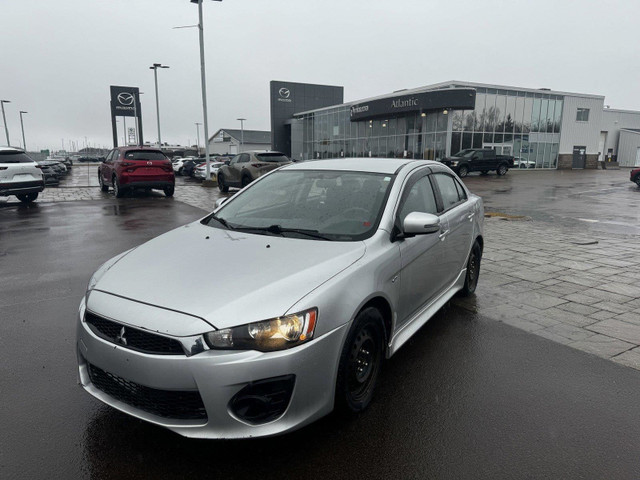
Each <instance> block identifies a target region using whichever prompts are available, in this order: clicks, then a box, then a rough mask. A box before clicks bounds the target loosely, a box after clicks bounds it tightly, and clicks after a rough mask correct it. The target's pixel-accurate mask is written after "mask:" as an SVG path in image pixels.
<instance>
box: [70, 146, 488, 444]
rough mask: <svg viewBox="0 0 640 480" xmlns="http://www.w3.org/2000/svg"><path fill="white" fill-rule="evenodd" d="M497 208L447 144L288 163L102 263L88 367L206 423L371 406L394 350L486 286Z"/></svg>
mask: <svg viewBox="0 0 640 480" xmlns="http://www.w3.org/2000/svg"><path fill="white" fill-rule="evenodd" d="M225 200H226V202H225V203H222V202H223V201H225ZM483 211H484V210H483V203H482V199H481V198H480V197H478V196H476V195H474V194H472V193H471V192H470V191H469V190H468V189H467V188H466V187H465V186H464V185H463V183H462V182H461V181H460V180H459V179H458V178H457V177H456V176H455V174H454V173H453V172H452V171H451V170H450V169H449V168H447V167H446V166H444V165H441V164H440V163H438V162H434V161H423V160H419V161H416V160H403V159H378V158H366V159H361V158H354V159H341V160H340V162H336V161H335V160H318V161H315V162H303V163H297V164H290V165H286V166H284V167H283V168H281V169H279V170H275V171H272V172H271V173H269V174H267V175H264V176H262V177H261V178H259V179H258V180H256V181H255V182H254V183H252V184H251V185H250V186H248V187H247V188H245V189H243V190H242V191H241V192H240V193H238V194H237V195H235V196H234V197H231V198H230V199H228V200H227V199H226V198H222V199H219V200H218V202H217V209H216V210H215V211H214V212H213V213H212V214H210V215H208V216H206V217H204V218H203V219H201V220H199V221H196V222H193V223H190V224H188V225H186V226H184V227H180V228H177V229H175V230H173V231H170V232H168V233H165V234H163V235H161V236H159V237H157V238H155V239H152V240H150V241H148V242H146V243H144V244H143V245H141V246H139V247H136V248H133V249H131V250H128V251H126V252H124V253H121V254H120V255H117V256H116V257H114V258H112V259H111V260H109V261H107V262H106V263H105V264H103V265H102V266H101V267H100V268H98V270H97V271H96V272H95V273H94V274H93V276H92V277H91V279H90V280H89V284H88V287H87V292H86V295H85V296H84V298H83V299H82V301H81V303H80V308H79V310H78V317H77V342H76V344H77V347H76V348H77V358H78V362H79V378H80V383H81V384H82V386H83V387H84V389H85V390H86V391H87V392H89V393H90V394H92V395H94V396H95V397H96V398H98V399H99V400H101V401H102V402H104V403H106V404H108V405H111V406H113V407H115V408H117V409H118V410H120V411H122V412H125V413H127V414H129V415H132V416H134V417H137V418H139V419H142V420H145V421H148V422H151V423H154V424H156V425H159V426H163V427H166V428H168V429H170V430H173V431H175V432H177V433H179V434H181V435H184V436H188V437H198V438H240V437H259V436H266V435H275V434H278V433H283V432H287V431H291V430H295V429H297V428H299V427H301V426H303V425H305V424H308V423H310V422H312V421H314V420H317V419H318V418H320V417H322V416H324V415H326V414H328V413H329V412H330V411H331V410H332V409H333V408H334V405H335V406H338V407H339V408H342V409H344V410H346V411H353V412H359V411H362V410H364V409H365V408H366V407H367V406H368V405H369V403H370V402H371V400H372V398H373V394H374V390H375V386H376V383H377V381H378V377H379V373H380V368H381V365H382V363H383V361H384V359H385V358H389V357H390V356H392V355H393V354H394V353H395V352H397V351H398V349H399V348H400V347H401V346H402V345H403V344H404V343H405V342H407V341H408V340H409V339H410V338H411V336H412V335H413V334H414V333H415V332H416V331H418V329H419V328H420V327H421V326H422V325H424V324H425V323H426V322H427V321H428V320H429V319H430V318H431V317H432V316H433V315H434V314H435V313H436V312H437V311H438V310H439V309H440V308H441V307H442V306H443V305H444V304H446V303H447V302H448V301H449V299H450V298H451V297H452V296H453V295H455V294H456V293H461V294H464V295H470V294H472V293H473V292H474V291H475V289H476V285H477V282H478V278H479V273H480V260H481V256H482V249H483V242H484V240H483V233H482V229H483V220H484V218H483V217H484V214H483ZM176 245H180V246H181V247H182V250H181V251H182V254H181V255H180V256H176V255H175V254H174V253H175V247H176ZM203 249H205V250H209V251H210V253H211V254H210V255H202V252H203ZM185 265H189V268H185ZM212 272H217V273H218V274H219V275H224V282H220V279H219V275H214V274H212ZM167 275H170V277H171V288H152V287H153V286H154V285H157V281H158V278H166V277H167ZM214 286H215V287H214ZM195 290H198V291H213V290H215V295H193V292H194V291H195ZM407 360H410V359H408V358H405V359H404V360H403V361H407ZM422 368H423V369H424V370H428V369H429V366H428V365H424V366H423V367H422ZM400 370H402V369H400Z"/></svg>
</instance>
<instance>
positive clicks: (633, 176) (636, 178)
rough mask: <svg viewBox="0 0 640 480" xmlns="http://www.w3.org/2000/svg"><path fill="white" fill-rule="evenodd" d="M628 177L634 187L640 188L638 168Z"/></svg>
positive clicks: (639, 169) (639, 170)
mask: <svg viewBox="0 0 640 480" xmlns="http://www.w3.org/2000/svg"><path fill="white" fill-rule="evenodd" d="M629 177H630V180H631V181H632V182H635V183H636V185H638V186H639V187H640V168H635V169H633V170H631V174H630V175H629Z"/></svg>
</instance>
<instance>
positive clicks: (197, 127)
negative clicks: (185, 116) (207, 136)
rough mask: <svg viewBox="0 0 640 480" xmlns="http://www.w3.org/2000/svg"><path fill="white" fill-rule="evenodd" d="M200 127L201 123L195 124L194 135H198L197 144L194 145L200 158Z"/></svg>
mask: <svg viewBox="0 0 640 480" xmlns="http://www.w3.org/2000/svg"><path fill="white" fill-rule="evenodd" d="M200 125H202V123H199V122H196V134H197V135H198V144H197V145H196V147H197V148H196V150H198V156H200Z"/></svg>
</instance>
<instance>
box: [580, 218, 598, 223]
mask: <svg viewBox="0 0 640 480" xmlns="http://www.w3.org/2000/svg"><path fill="white" fill-rule="evenodd" d="M578 220H580V221H581V222H589V223H598V222H600V220H593V219H592V218H578Z"/></svg>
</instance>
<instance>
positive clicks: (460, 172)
mask: <svg viewBox="0 0 640 480" xmlns="http://www.w3.org/2000/svg"><path fill="white" fill-rule="evenodd" d="M468 174H469V167H467V166H466V165H462V166H461V167H460V168H458V176H459V177H460V178H464V177H466V176H467V175H468Z"/></svg>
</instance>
